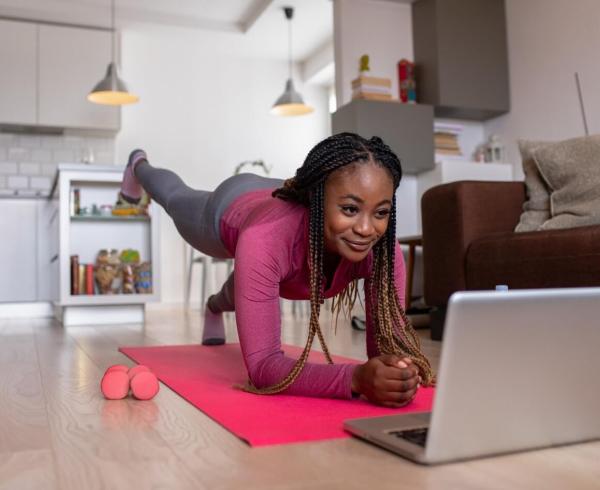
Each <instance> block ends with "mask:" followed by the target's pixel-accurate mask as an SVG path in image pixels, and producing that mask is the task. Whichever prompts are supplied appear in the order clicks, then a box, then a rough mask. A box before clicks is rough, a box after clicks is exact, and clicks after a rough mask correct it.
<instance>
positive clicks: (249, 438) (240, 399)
mask: <svg viewBox="0 0 600 490" xmlns="http://www.w3.org/2000/svg"><path fill="white" fill-rule="evenodd" d="M283 349H284V351H285V352H286V353H287V354H288V355H290V356H292V357H296V358H297V357H298V356H299V355H300V353H301V352H302V349H300V348H299V347H293V346H284V347H283ZM119 350H120V351H121V352H122V353H123V354H125V355H126V356H129V357H130V358H131V359H133V360H134V361H136V362H138V363H139V364H145V365H146V366H148V367H150V369H152V371H154V373H155V374H156V375H157V376H158V378H159V379H160V381H162V382H163V383H164V384H166V385H167V386H168V387H169V388H171V389H172V390H173V391H175V392H176V393H178V394H179V395H181V396H182V397H183V398H185V399H186V400H187V401H188V402H190V403H191V404H192V405H194V406H195V407H196V408H198V409H200V410H201V411H202V412H204V413H205V414H206V415H208V416H209V417H211V418H212V419H214V420H215V421H216V422H218V423H219V424H221V425H222V426H223V427H225V428H226V429H228V430H229V431H231V432H232V433H233V434H235V435H236V436H238V437H239V438H241V439H243V440H244V441H246V442H247V443H248V444H250V445H251V446H268V445H272V444H289V443H294V442H303V441H320V440H326V439H337V438H344V437H350V436H349V435H348V434H347V433H346V432H344V430H343V422H344V420H346V419H352V418H360V417H371V416H381V415H393V414H398V413H407V412H424V411H429V410H431V405H432V399H433V393H434V390H433V388H422V389H420V390H419V392H418V394H417V396H416V398H415V399H414V400H413V402H412V403H411V404H410V405H409V406H407V407H403V408H396V409H390V408H383V407H377V406H375V405H372V404H370V403H368V402H366V401H363V400H333V399H323V398H309V397H300V396H289V395H281V394H279V395H271V396H265V395H253V394H250V393H246V392H244V391H241V390H238V389H235V388H234V387H233V386H234V385H235V384H244V383H245V382H246V380H247V378H248V376H247V373H246V368H245V366H244V362H243V360H242V354H241V351H240V346H239V344H226V345H223V346H216V347H205V346H201V345H176V346H161V347H122V348H120V349H119ZM333 359H334V362H336V363H348V362H351V363H357V362H358V361H356V360H353V359H347V358H344V357H339V356H334V358H333ZM310 360H311V361H312V362H324V359H323V355H322V354H320V353H318V352H313V353H311V357H310Z"/></svg>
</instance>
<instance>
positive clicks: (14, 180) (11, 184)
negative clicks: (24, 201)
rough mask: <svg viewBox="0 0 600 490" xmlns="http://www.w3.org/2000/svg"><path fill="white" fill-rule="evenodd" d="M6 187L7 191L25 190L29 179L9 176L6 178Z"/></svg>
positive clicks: (20, 176)
mask: <svg viewBox="0 0 600 490" xmlns="http://www.w3.org/2000/svg"><path fill="white" fill-rule="evenodd" d="M7 187H8V188H9V189H27V188H29V177H24V176H22V175H10V176H9V177H8V182H7Z"/></svg>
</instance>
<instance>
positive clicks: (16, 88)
mask: <svg viewBox="0 0 600 490" xmlns="http://www.w3.org/2000/svg"><path fill="white" fill-rule="evenodd" d="M36 64H37V25H36V24H34V23H31V22H14V21H8V20H0V122H2V123H5V124H15V125H32V124H36V122H37V120H36V118H37V114H36V100H37V66H36Z"/></svg>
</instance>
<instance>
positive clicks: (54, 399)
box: [0, 310, 600, 490]
mask: <svg viewBox="0 0 600 490" xmlns="http://www.w3.org/2000/svg"><path fill="white" fill-rule="evenodd" d="M306 322H307V321H306V318H297V317H293V316H292V315H291V314H286V315H285V316H284V319H283V324H284V332H283V338H284V341H285V342H288V343H293V344H297V345H302V344H303V343H304V341H305V338H306V327H305V324H306ZM200 327H201V320H200V315H199V313H198V312H192V313H191V314H189V315H186V314H184V313H182V311H181V310H169V311H165V310H162V311H161V310H153V311H150V312H149V313H148V320H147V323H146V324H145V325H144V326H141V325H120V326H110V327H106V326H102V327H100V326H99V327H89V326H86V327H70V328H63V327H61V326H60V325H58V324H57V323H55V322H53V321H50V320H29V321H27V320H18V321H17V320H14V321H1V323H0V488H2V489H11V490H12V489H19V490H20V489H29V488H31V489H48V490H49V489H54V488H61V489H77V490H90V489H96V488H98V489H101V488H102V489H121V488H123V489H128V490H131V489H138V488H144V489H145V488H153V489H154V488H157V489H176V488H190V489H191V488H194V489H202V488H209V489H233V488H239V489H247V490H250V489H257V490H258V489H261V490H263V489H264V490H268V489H331V488H344V489H349V488H350V489H352V488H356V489H359V488H360V489H363V490H364V489H381V488H390V489H391V488H394V489H400V488H410V489H415V488H428V489H451V488H456V489H469V488H472V489H482V488H494V489H521V488H523V489H537V488H544V489H548V488H557V489H576V488H590V489H591V488H596V489H597V488H600V443H593V444H583V445H577V446H571V447H563V448H556V449H548V450H543V451H535V452H529V453H523V454H518V455H510V456H504V457H498V458H488V459H482V460H478V461H472V462H468V463H460V464H453V465H445V466H440V467H435V468H426V467H421V466H418V465H415V464H412V463H410V462H407V461H405V460H403V459H401V458H399V457H397V456H395V455H393V454H391V453H388V452H386V451H383V450H381V449H379V448H377V447H374V446H371V445H368V444H365V443H363V442H361V441H359V440H355V439H345V440H334V441H326V442H317V443H303V444H292V445H285V446H276V447H267V448H254V449H253V448H250V447H249V446H247V445H246V444H245V443H244V442H242V441H240V440H239V439H237V438H236V437H235V436H233V435H232V434H230V433H229V432H228V431H226V430H225V429H223V428H222V427H220V426H219V425H218V424H216V423H215V422H213V421H212V420H210V419H209V418H208V417H206V416H205V415H204V414H202V412H200V411H199V410H197V409H196V408H194V407H193V406H191V405H189V404H188V403H187V402H185V401H184V400H183V399H182V398H180V397H179V396H178V395H176V394H174V393H173V392H172V391H170V390H169V389H168V388H166V387H164V386H163V387H162V389H161V391H160V393H159V394H158V396H157V397H156V398H155V399H154V400H151V401H145V402H140V401H135V400H131V399H127V400H120V401H106V400H104V399H103V398H102V395H101V393H100V390H99V381H100V378H101V376H102V374H103V372H104V370H105V368H106V367H107V366H108V365H110V364H115V363H126V364H131V361H129V359H127V358H125V357H124V356H123V355H121V354H120V353H119V352H117V348H118V346H120V345H161V344H183V343H198V342H199V340H200V332H201V328H200ZM227 329H228V336H229V337H228V338H229V339H230V340H232V341H233V340H235V339H236V335H235V331H234V330H235V329H234V326H233V320H232V319H231V318H229V319H228V325H227ZM331 330H332V329H329V328H326V331H327V338H328V339H329V342H328V343H329V345H330V346H331V350H332V352H333V353H335V354H342V355H348V356H352V357H356V358H364V333H362V332H356V331H353V330H351V329H350V327H349V325H348V323H347V321H345V320H343V319H341V320H340V321H339V325H338V332H337V335H336V336H334V335H333V332H332V331H331ZM421 332H422V334H423V338H424V344H425V350H426V352H427V353H428V354H429V355H430V357H431V358H432V360H433V363H434V365H437V360H438V357H439V349H440V345H439V343H435V342H431V341H429V340H428V338H427V331H421ZM315 423H318V421H315Z"/></svg>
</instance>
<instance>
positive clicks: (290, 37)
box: [288, 19, 293, 80]
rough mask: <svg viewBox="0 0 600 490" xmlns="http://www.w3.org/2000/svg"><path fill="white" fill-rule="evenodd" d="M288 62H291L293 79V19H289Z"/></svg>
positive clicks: (290, 68)
mask: <svg viewBox="0 0 600 490" xmlns="http://www.w3.org/2000/svg"><path fill="white" fill-rule="evenodd" d="M288 26H289V29H288V60H289V61H288V64H289V67H288V69H289V72H290V80H291V79H292V66H293V63H292V19H289V20H288Z"/></svg>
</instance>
